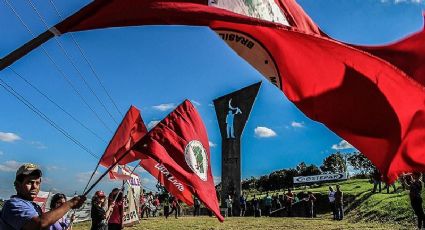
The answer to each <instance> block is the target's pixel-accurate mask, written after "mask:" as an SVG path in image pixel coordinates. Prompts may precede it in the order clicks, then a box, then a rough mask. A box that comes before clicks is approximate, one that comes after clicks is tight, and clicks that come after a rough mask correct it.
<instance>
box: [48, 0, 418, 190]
mask: <svg viewBox="0 0 425 230" xmlns="http://www.w3.org/2000/svg"><path fill="white" fill-rule="evenodd" d="M229 1H230V0H229ZM223 2H224V1H223ZM276 2H277V3H278V4H279V6H280V9H282V11H283V13H284V15H285V16H286V21H287V23H286V24H285V23H283V24H285V25H283V24H278V23H273V22H268V21H263V20H259V19H256V18H252V17H248V16H244V15H239V14H236V13H233V12H230V11H227V10H224V9H220V8H218V7H211V6H208V5H207V3H206V1H203V0H187V1H184V0H175V1H171V0H162V1H161V0H156V1H153V0H140V1H133V0H120V1H117V0H113V1H106V0H97V1H94V2H93V3H91V4H89V5H88V6H87V7H85V8H83V9H82V10H81V11H79V12H77V13H76V14H75V15H73V16H71V17H70V18H68V19H67V20H65V21H64V22H62V23H60V24H58V25H57V26H56V28H57V29H58V30H59V31H61V32H62V33H65V32H69V31H78V30H87V29H95V28H105V27H115V26H134V25H150V24H185V25H205V26H209V27H210V28H212V29H214V30H215V31H216V32H217V33H218V34H219V35H220V37H221V38H222V39H223V40H225V41H226V42H227V43H228V44H229V45H230V46H231V47H232V48H233V49H234V50H235V51H236V52H237V53H238V54H239V55H240V56H242V57H244V58H245V59H246V60H247V61H248V62H249V63H250V64H252V65H253V66H254V67H255V68H257V69H258V70H259V71H260V72H261V73H262V74H263V75H265V76H266V77H268V78H269V79H270V80H271V81H272V82H273V83H275V84H276V85H277V86H278V87H280V88H281V89H282V91H283V92H284V93H285V95H286V96H287V97H288V98H289V99H290V100H291V101H292V102H294V103H295V104H296V105H297V107H298V108H300V110H301V111H303V112H304V113H305V114H306V115H307V116H308V117H310V118H312V119H313V120H316V121H319V122H322V123H323V124H325V125H326V126H327V127H328V128H329V129H331V130H332V131H334V132H335V133H337V134H338V135H340V136H341V137H343V138H344V139H345V140H347V141H348V142H350V143H351V144H352V145H354V146H355V147H356V148H357V149H359V150H360V151H361V152H362V153H363V154H365V155H366V156H367V157H368V158H369V159H370V160H371V161H372V162H373V163H374V164H375V165H376V166H377V167H378V168H379V169H380V171H381V172H382V173H383V174H384V176H385V179H387V180H388V181H389V182H392V181H394V180H395V179H396V178H397V176H398V175H399V174H400V173H401V172H409V171H424V170H425V158H424V157H423V156H424V153H423V152H424V150H423V145H424V144H425V129H423V128H422V124H423V121H424V120H425V111H424V109H425V106H424V101H425V94H424V89H423V87H422V85H420V84H418V83H417V82H416V81H414V80H412V78H413V79H416V80H417V81H418V82H421V83H422V84H423V82H424V80H423V79H425V75H424V74H425V71H424V68H425V67H423V66H424V65H423V62H424V58H423V57H424V55H425V54H424V46H425V44H424V42H423V41H424V40H425V37H424V36H425V34H424V33H423V32H421V33H418V34H416V35H414V36H412V37H410V38H408V39H406V40H404V41H401V42H399V43H396V44H394V45H390V46H386V47H380V48H379V47H377V48H367V47H360V46H359V47H354V46H350V45H347V44H344V43H341V42H338V41H335V40H333V39H330V38H329V37H327V36H325V35H324V34H323V33H321V32H320V30H319V29H318V28H317V26H316V25H315V24H314V23H313V22H312V21H311V19H309V17H308V16H307V15H306V14H305V13H304V11H302V9H301V8H300V7H299V6H298V5H297V4H296V2H295V1H294V0H276ZM122 12H126V13H125V14H122ZM288 25H289V26H290V27H288ZM365 51H368V52H371V53H368V52H365ZM374 55H377V56H379V57H377V56H374ZM381 58H382V59H381ZM383 59H385V60H386V61H384V60H383ZM397 67H398V68H397ZM403 71H405V72H403ZM406 73H407V74H410V76H408V75H407V74H406Z"/></svg>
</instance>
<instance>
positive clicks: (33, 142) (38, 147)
mask: <svg viewBox="0 0 425 230" xmlns="http://www.w3.org/2000/svg"><path fill="white" fill-rule="evenodd" d="M29 143H30V145H33V146H34V147H35V148H36V149H47V146H46V145H44V144H43V143H41V142H40V141H31V142H29Z"/></svg>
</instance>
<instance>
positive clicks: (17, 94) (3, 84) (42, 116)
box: [0, 78, 99, 158]
mask: <svg viewBox="0 0 425 230" xmlns="http://www.w3.org/2000/svg"><path fill="white" fill-rule="evenodd" d="M0 86H2V87H3V88H4V89H5V90H6V91H7V92H9V93H10V94H11V95H12V96H14V97H15V98H16V99H18V100H19V101H20V102H22V103H23V104H24V105H25V106H27V107H28V108H29V109H30V110H31V111H33V112H34V113H35V114H36V115H37V116H39V117H40V118H41V119H43V120H44V121H46V122H47V123H48V124H49V125H50V126H52V127H53V128H55V129H56V130H58V131H59V132H61V133H62V134H63V135H64V136H65V137H67V138H68V139H69V140H71V141H72V142H74V143H75V144H76V145H78V146H79V147H80V148H81V149H83V150H84V151H86V152H87V153H89V154H90V155H92V156H93V157H95V158H99V156H97V155H96V154H94V153H93V152H92V151H91V150H90V149H89V148H87V147H86V146H84V145H83V144H82V143H81V142H79V141H78V140H77V139H75V138H74V137H73V136H71V135H70V134H69V133H68V132H67V131H66V130H64V129H63V128H62V127H60V126H59V125H58V124H56V123H55V122H54V121H53V120H51V119H50V118H49V117H48V116H47V115H46V114H44V113H43V112H41V111H40V110H39V109H38V108H37V107H36V106H34V105H33V104H32V103H31V102H29V101H28V100H27V99H25V98H24V97H23V96H22V95H21V94H19V93H18V92H16V91H15V90H14V89H13V88H12V87H11V86H10V85H8V84H7V83H6V82H5V81H3V80H2V79H1V78H0Z"/></svg>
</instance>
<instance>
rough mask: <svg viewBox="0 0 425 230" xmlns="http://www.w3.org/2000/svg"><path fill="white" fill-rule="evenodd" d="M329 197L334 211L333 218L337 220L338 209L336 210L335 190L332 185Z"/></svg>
mask: <svg viewBox="0 0 425 230" xmlns="http://www.w3.org/2000/svg"><path fill="white" fill-rule="evenodd" d="M328 198H329V205H330V207H331V211H332V215H333V219H334V220H336V210H335V191H334V189H333V188H332V186H329V193H328Z"/></svg>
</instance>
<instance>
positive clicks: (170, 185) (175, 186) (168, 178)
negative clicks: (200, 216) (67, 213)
mask: <svg viewBox="0 0 425 230" xmlns="http://www.w3.org/2000/svg"><path fill="white" fill-rule="evenodd" d="M140 157H141V161H140V165H141V166H142V167H143V168H144V169H146V171H148V172H149V173H150V174H151V175H152V176H154V177H155V178H156V179H157V180H158V181H159V182H160V183H161V184H162V185H163V186H164V187H165V188H166V189H167V191H168V192H169V193H171V194H172V195H173V196H175V197H177V198H178V199H179V200H181V201H183V202H184V203H186V204H187V205H189V206H192V205H193V197H192V196H193V194H192V189H191V188H190V187H188V186H186V185H185V184H184V183H183V182H181V181H179V180H178V179H177V178H176V177H175V176H173V175H172V174H171V173H170V171H169V170H168V169H167V168H166V167H165V166H164V165H163V164H161V163H159V162H158V161H156V160H154V159H153V158H151V157H149V156H147V155H145V154H140Z"/></svg>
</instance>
